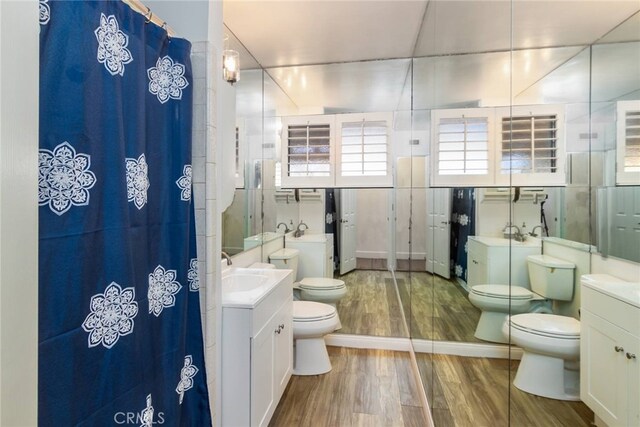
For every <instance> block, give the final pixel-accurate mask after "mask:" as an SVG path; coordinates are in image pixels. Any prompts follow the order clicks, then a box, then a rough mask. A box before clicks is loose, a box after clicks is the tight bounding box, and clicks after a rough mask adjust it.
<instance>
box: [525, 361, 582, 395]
mask: <svg viewBox="0 0 640 427" xmlns="http://www.w3.org/2000/svg"><path fill="white" fill-rule="evenodd" d="M574 365H575V364H570V363H567V367H569V369H566V368H565V361H564V360H563V359H559V358H557V357H550V356H545V355H542V354H536V353H530V352H527V351H525V352H524V354H523V355H522V360H521V361H520V366H518V372H517V373H516V378H515V380H514V381H513V385H514V386H516V387H517V388H518V389H520V390H522V391H524V392H527V393H531V394H535V395H536V396H542V397H547V398H549V399H556V400H569V401H578V400H580V373H579V371H578V370H577V369H575V366H574Z"/></svg>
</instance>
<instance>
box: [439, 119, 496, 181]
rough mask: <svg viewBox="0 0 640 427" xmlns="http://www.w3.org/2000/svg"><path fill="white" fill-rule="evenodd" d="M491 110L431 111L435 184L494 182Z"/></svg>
mask: <svg viewBox="0 0 640 427" xmlns="http://www.w3.org/2000/svg"><path fill="white" fill-rule="evenodd" d="M492 115H493V114H492V110H490V109H479V108H478V109H464V110H435V111H433V113H432V144H431V155H432V169H431V170H432V182H433V183H434V186H437V187H442V186H460V185H470V186H479V185H492V184H493V163H494V162H493V158H492V155H493V152H492V151H493V150H491V149H490V144H491V136H492V134H493V132H492V125H493V123H492Z"/></svg>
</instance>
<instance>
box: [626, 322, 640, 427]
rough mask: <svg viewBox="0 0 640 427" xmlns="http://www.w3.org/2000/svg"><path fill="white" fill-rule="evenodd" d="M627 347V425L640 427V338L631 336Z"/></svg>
mask: <svg viewBox="0 0 640 427" xmlns="http://www.w3.org/2000/svg"><path fill="white" fill-rule="evenodd" d="M625 345H626V348H625V361H626V364H627V375H626V378H627V385H628V387H627V392H628V396H629V407H628V410H627V411H628V413H629V419H628V420H627V425H630V426H640V337H635V336H632V335H629V339H628V342H627V343H626V344H625ZM627 353H629V354H627ZM634 356H635V357H634Z"/></svg>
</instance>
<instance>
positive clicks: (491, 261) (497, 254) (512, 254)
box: [467, 236, 542, 289]
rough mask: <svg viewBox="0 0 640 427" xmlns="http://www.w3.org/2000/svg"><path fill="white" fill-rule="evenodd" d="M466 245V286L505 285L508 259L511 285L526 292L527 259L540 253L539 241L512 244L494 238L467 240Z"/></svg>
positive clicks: (506, 283)
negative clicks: (524, 289) (522, 288)
mask: <svg viewBox="0 0 640 427" xmlns="http://www.w3.org/2000/svg"><path fill="white" fill-rule="evenodd" d="M467 242H468V243H467V244H468V246H467V249H468V251H467V253H468V258H467V284H468V285H469V286H475V285H484V284H491V285H508V284H509V259H511V284H512V285H514V286H522V287H524V288H527V289H530V285H529V272H528V269H527V256H529V255H536V254H540V253H542V245H541V244H540V240H539V239H529V240H527V241H525V242H516V241H513V240H512V241H510V240H508V239H502V238H498V237H482V236H469V240H468V241H467ZM510 246H511V250H509V247H510Z"/></svg>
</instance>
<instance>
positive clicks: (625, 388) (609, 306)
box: [580, 276, 640, 427]
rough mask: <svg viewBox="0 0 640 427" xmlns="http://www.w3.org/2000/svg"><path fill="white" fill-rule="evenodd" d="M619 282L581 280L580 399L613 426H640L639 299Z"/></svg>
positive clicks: (639, 286) (639, 290) (610, 426)
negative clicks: (621, 291)
mask: <svg viewBox="0 0 640 427" xmlns="http://www.w3.org/2000/svg"><path fill="white" fill-rule="evenodd" d="M583 277H584V276H583ZM627 285H629V286H633V284H627ZM620 286H624V285H617V287H620ZM635 286H637V287H638V288H640V285H638V284H635ZM615 288H616V286H614V285H610V286H609V287H607V290H606V291H607V292H608V293H604V292H603V288H598V287H595V286H590V285H589V284H587V283H585V281H584V280H583V282H582V302H581V305H582V307H581V319H580V321H581V332H580V399H582V401H583V402H584V403H585V404H586V405H587V406H589V407H590V408H591V409H592V410H593V412H594V413H595V415H596V416H597V417H598V418H600V419H601V420H602V421H603V422H604V423H606V424H607V425H608V426H609V427H613V426H640V303H639V304H637V305H634V304H630V303H629V302H628V301H625V300H622V299H619V298H616V296H615V292H614V293H612V292H611V291H615ZM636 292H640V289H638V290H636ZM637 295H640V293H638V294H637Z"/></svg>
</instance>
